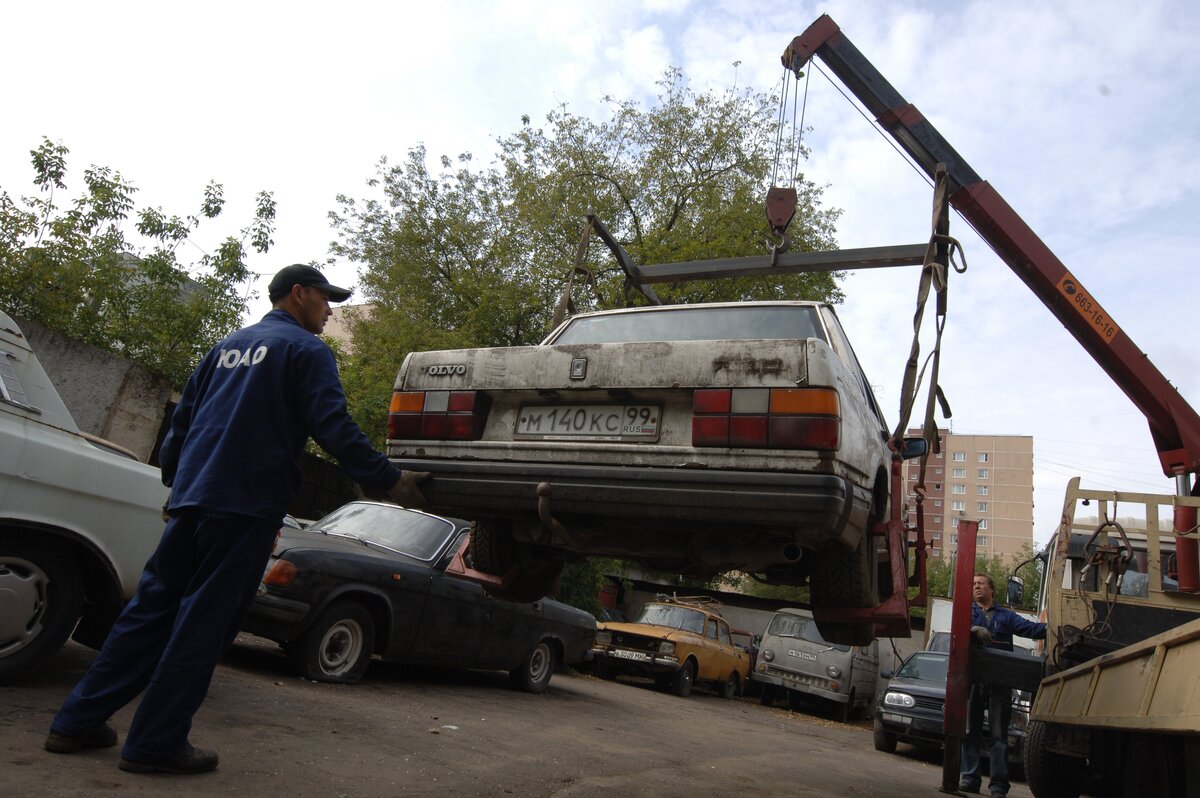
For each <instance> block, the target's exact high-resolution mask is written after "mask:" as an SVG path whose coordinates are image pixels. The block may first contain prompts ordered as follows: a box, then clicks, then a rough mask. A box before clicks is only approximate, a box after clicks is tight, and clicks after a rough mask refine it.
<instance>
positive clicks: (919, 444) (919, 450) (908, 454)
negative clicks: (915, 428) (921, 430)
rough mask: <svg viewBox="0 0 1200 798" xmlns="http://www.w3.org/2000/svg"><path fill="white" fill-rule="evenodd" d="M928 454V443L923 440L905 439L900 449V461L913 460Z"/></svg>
mask: <svg viewBox="0 0 1200 798" xmlns="http://www.w3.org/2000/svg"><path fill="white" fill-rule="evenodd" d="M928 453H929V441H927V440H925V439H924V438H905V439H904V445H903V446H902V447H900V459H902V460H913V459H915V458H918V457H924V456H925V455H926V454H928Z"/></svg>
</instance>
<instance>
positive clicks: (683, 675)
mask: <svg viewBox="0 0 1200 798" xmlns="http://www.w3.org/2000/svg"><path fill="white" fill-rule="evenodd" d="M695 683H696V663H695V662H693V661H692V660H690V659H689V660H687V661H686V662H684V663H683V665H681V666H680V667H679V670H677V671H675V675H674V676H673V677H672V678H671V692H672V693H674V694H675V695H677V696H679V697H680V698H687V697H688V696H689V695H691V694H692V686H693V685H694V684H695Z"/></svg>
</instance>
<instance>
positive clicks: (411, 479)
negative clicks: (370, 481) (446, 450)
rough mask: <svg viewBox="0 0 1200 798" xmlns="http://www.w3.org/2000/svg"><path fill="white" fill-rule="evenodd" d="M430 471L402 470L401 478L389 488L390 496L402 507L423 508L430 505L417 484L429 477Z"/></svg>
mask: <svg viewBox="0 0 1200 798" xmlns="http://www.w3.org/2000/svg"><path fill="white" fill-rule="evenodd" d="M429 477H430V473H429V472H428V471H401V472H400V479H398V480H396V484H395V485H392V486H391V487H390V488H388V498H389V499H391V500H392V501H394V502H395V503H396V504H398V505H400V506H401V507H415V508H417V509H422V508H424V507H426V506H427V505H428V502H426V501H425V495H424V494H423V493H421V489H420V488H418V487H417V485H419V484H421V483H422V482H424V481H425V480H427V479H429Z"/></svg>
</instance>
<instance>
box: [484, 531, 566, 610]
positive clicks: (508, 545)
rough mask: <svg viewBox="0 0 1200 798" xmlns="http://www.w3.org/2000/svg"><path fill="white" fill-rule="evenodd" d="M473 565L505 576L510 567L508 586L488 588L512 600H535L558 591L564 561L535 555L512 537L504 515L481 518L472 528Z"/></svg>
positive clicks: (485, 571) (494, 574) (489, 572)
mask: <svg viewBox="0 0 1200 798" xmlns="http://www.w3.org/2000/svg"><path fill="white" fill-rule="evenodd" d="M470 554H471V562H472V564H473V566H474V567H475V568H476V569H478V570H480V571H483V572H484V573H486V574H492V575H493V576H506V575H508V573H509V572H510V571H512V570H513V568H516V572H515V573H514V574H513V576H512V579H511V581H510V582H509V583H508V586H507V587H505V588H503V589H499V588H495V589H493V588H489V591H490V592H492V593H495V594H497V595H501V596H503V597H505V598H510V599H513V600H514V601H537V600H538V599H540V598H542V597H543V596H552V595H554V594H555V593H557V592H558V585H559V576H560V575H561V574H562V570H563V562H562V561H561V560H551V559H545V558H541V557H537V556H535V554H534V552H533V551H531V550H530V548H529V547H528V546H522V545H521V544H519V543H517V541H516V540H515V539H514V538H513V532H512V522H511V521H508V520H504V519H487V520H484V521H480V522H478V523H477V524H475V526H474V527H473V528H472V529H471V544H470Z"/></svg>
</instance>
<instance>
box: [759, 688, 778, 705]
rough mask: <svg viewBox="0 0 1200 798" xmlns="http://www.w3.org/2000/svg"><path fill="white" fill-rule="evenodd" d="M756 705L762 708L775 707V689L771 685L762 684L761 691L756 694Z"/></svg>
mask: <svg viewBox="0 0 1200 798" xmlns="http://www.w3.org/2000/svg"><path fill="white" fill-rule="evenodd" d="M758 703H760V704H762V705H763V706H764V707H772V706H775V687H774V686H773V685H769V684H764V685H763V686H762V690H761V691H760V692H759V694H758Z"/></svg>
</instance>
